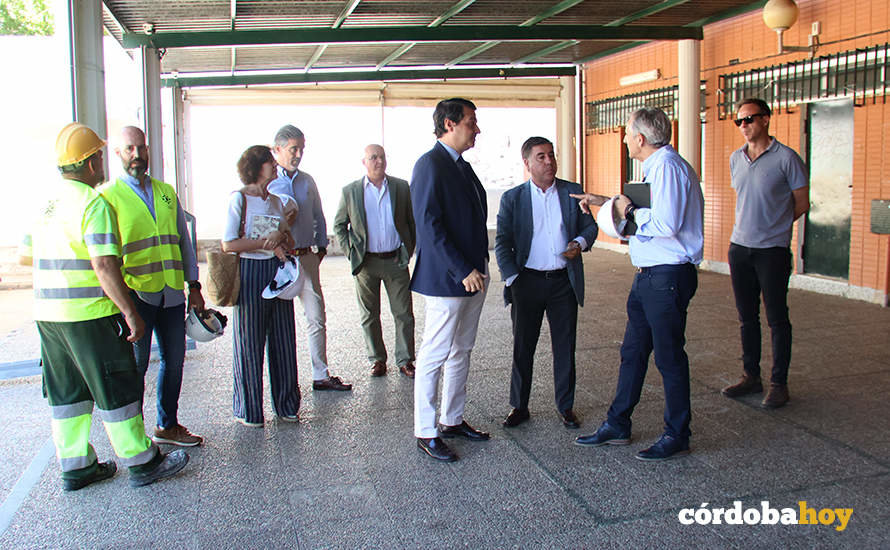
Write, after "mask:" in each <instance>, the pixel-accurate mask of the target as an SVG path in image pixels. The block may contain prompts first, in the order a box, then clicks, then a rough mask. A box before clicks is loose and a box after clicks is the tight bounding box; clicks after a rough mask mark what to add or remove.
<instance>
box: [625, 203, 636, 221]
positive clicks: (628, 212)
mask: <svg viewBox="0 0 890 550" xmlns="http://www.w3.org/2000/svg"><path fill="white" fill-rule="evenodd" d="M636 209H637V207H636V206H634V203H630V204H628V205H627V207H626V208H625V209H624V219H626V220H628V221H634V210H636Z"/></svg>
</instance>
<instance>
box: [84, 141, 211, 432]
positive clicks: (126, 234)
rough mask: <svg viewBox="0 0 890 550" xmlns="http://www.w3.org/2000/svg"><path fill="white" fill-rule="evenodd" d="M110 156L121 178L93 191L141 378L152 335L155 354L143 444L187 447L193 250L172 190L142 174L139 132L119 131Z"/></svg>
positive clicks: (200, 303)
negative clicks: (183, 413) (135, 329)
mask: <svg viewBox="0 0 890 550" xmlns="http://www.w3.org/2000/svg"><path fill="white" fill-rule="evenodd" d="M114 151H115V154H117V156H118V157H119V158H120V160H121V165H122V167H123V170H124V173H123V174H122V175H121V176H120V177H119V178H117V179H115V180H114V181H111V182H108V183H106V184H104V185H102V186H100V187H99V192H100V193H101V194H102V197H103V198H104V199H105V200H106V201H108V203H109V204H110V205H111V207H112V208H113V209H114V212H115V214H116V216H117V226H118V231H119V235H120V239H121V243H120V244H121V255H122V261H123V266H124V269H123V276H124V283H126V285H127V287H129V288H130V291H131V292H130V297H131V298H132V299H133V303H134V304H136V310H137V311H138V312H139V316H140V317H142V320H143V321H144V322H145V327H146V330H145V335H144V336H143V337H142V338H141V339H140V340H137V341H136V342H135V344H134V346H133V349H134V351H135V353H136V368H137V369H138V370H139V373H140V374H141V375H142V376H143V377H145V372H146V371H147V370H148V360H149V356H150V355H151V339H152V333H154V336H155V341H156V342H157V344H158V348H159V350H160V359H161V361H160V366H159V367H158V391H157V395H158V397H157V408H158V414H157V425H156V427H155V429H154V433H153V434H152V436H151V438H152V439H153V440H154V442H155V443H158V444H160V443H165V444H168V445H179V446H181V447H194V446H196V445H200V444H201V443H203V442H204V438H203V437H201V436H200V435H197V434H193V433H191V432H190V431H189V430H188V428H186V427H185V426H183V425H182V424H180V423H179V416H178V412H179V392H180V389H181V387H182V367H183V363H184V362H185V316H186V298H185V294H184V293H183V290H184V289H185V283H186V282H188V307H189V309H192V308H194V309H195V310H196V311H197V312H198V313H200V312H202V311H203V310H204V298H203V297H202V296H201V283H200V282H198V263H197V261H196V258H195V248H194V247H193V246H192V241H191V238H190V237H189V233H188V230H187V226H186V222H185V212H184V211H183V209H182V206H181V205H180V204H179V199H178V198H177V196H176V191H175V190H174V189H173V187H172V186H170V185H168V184H166V183H164V182H162V181H160V180H157V179H155V178H153V177H151V176H149V175H148V146H146V144H145V134H144V133H143V132H142V130H140V129H139V128H136V127H135V126H126V127H124V128H123V130H121V135H120V139H119V141H118V143H117V144H116V147H115V149H114Z"/></svg>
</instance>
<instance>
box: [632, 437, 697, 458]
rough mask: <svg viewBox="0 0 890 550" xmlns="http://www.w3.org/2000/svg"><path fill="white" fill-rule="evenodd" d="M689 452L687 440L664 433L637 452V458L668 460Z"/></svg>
mask: <svg viewBox="0 0 890 550" xmlns="http://www.w3.org/2000/svg"><path fill="white" fill-rule="evenodd" d="M688 454H689V440H688V439H679V438H676V437H674V436H671V435H668V434H664V435H662V436H661V437H659V438H658V441H656V442H655V443H654V444H653V445H652V446H651V447H649V448H648V449H643V450H642V451H640V452H638V453H637V458H638V459H640V460H645V461H647V462H657V461H662V460H670V459H672V458H677V457H678V456H683V455H688Z"/></svg>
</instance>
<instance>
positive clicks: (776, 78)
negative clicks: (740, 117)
mask: <svg viewBox="0 0 890 550" xmlns="http://www.w3.org/2000/svg"><path fill="white" fill-rule="evenodd" d="M888 89H890V43H885V44H883V45H878V46H873V47H870V48H864V49H856V50H848V51H846V52H840V53H837V54H833V55H825V56H821V57H818V58H815V59H806V60H803V61H795V62H794V63H786V64H784V65H772V66H770V67H765V68H761V69H755V70H753V71H745V72H738V73H732V74H724V75H720V77H719V84H718V93H719V94H720V97H719V98H718V103H717V116H718V117H719V118H720V119H725V118H726V117H728V116H731V115H732V114H733V113H734V112H735V104H736V103H737V102H739V101H741V100H742V99H744V98H747V97H759V98H761V99H763V100H764V101H766V102H767V103H769V104H770V107H771V108H772V109H773V110H774V111H775V112H778V113H780V112H782V110H785V111H786V112H787V111H788V110H789V109H791V108H793V107H794V106H795V105H797V104H799V103H805V102H807V101H813V100H817V99H833V98H842V97H852V98H853V102H854V104H856V105H864V104H865V103H866V102H868V101H871V102H872V103H877V102H878V97H881V102H882V103H886V102H887V90H888Z"/></svg>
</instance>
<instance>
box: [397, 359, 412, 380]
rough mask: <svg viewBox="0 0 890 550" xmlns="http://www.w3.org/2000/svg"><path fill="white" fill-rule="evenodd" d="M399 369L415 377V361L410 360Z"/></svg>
mask: <svg viewBox="0 0 890 550" xmlns="http://www.w3.org/2000/svg"><path fill="white" fill-rule="evenodd" d="M399 371H400V372H401V373H402V374H404V375H405V376H407V377H408V378H414V363H412V362H411V361H408V362H407V363H405V364H404V365H402V366H401V367H399Z"/></svg>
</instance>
